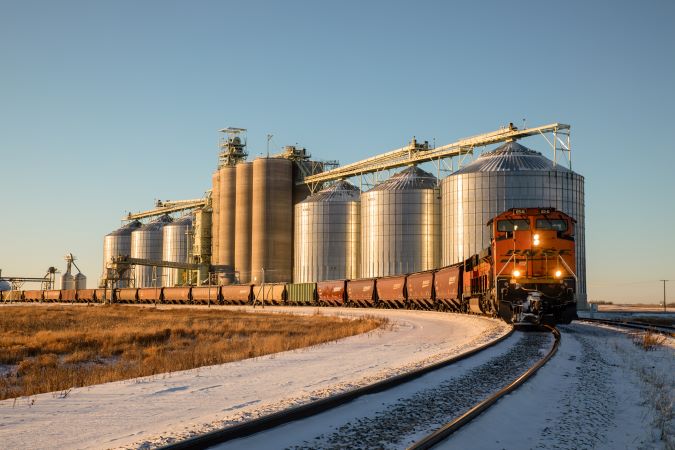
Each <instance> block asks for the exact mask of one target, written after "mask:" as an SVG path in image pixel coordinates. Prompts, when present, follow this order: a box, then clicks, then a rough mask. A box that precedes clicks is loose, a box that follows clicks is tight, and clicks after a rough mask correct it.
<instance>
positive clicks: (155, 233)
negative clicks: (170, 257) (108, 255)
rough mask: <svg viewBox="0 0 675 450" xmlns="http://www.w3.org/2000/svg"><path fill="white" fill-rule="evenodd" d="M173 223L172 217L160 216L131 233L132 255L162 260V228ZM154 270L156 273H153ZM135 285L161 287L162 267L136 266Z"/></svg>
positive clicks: (133, 256)
mask: <svg viewBox="0 0 675 450" xmlns="http://www.w3.org/2000/svg"><path fill="white" fill-rule="evenodd" d="M168 223H171V217H169V216H167V215H163V216H160V217H159V218H157V219H155V220H154V221H152V222H150V223H147V224H145V225H143V226H142V227H140V228H138V229H137V230H134V231H133V232H132V233H131V257H132V258H140V259H149V260H152V261H161V260H162V240H163V233H162V230H163V228H164V226H165V225H166V224H168ZM153 271H155V272H154V274H153ZM134 280H135V282H136V286H135V287H139V288H140V287H161V286H162V268H161V267H157V268H154V267H150V266H135V268H134Z"/></svg>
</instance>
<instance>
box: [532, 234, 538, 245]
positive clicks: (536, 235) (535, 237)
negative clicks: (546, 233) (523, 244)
mask: <svg viewBox="0 0 675 450" xmlns="http://www.w3.org/2000/svg"><path fill="white" fill-rule="evenodd" d="M532 238H533V239H534V240H533V241H532V244H534V245H535V246H537V245H539V235H538V234H535V235H534V236H532Z"/></svg>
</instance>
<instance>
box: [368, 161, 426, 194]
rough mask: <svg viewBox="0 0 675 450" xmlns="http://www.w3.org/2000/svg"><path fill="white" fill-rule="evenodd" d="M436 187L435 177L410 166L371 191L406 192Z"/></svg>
mask: <svg viewBox="0 0 675 450" xmlns="http://www.w3.org/2000/svg"><path fill="white" fill-rule="evenodd" d="M436 186H437V180H436V177H435V176H433V175H432V174H430V173H429V172H425V171H424V170H422V169H420V168H419V167H417V166H410V167H408V168H406V169H404V170H402V171H400V172H399V173H397V174H395V175H392V176H391V177H390V178H389V179H387V180H385V181H383V182H382V183H380V184H378V185H377V186H375V187H374V188H372V189H371V190H370V191H368V192H373V191H408V190H415V189H433V188H435V187H436Z"/></svg>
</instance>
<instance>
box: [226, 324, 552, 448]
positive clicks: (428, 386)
mask: <svg viewBox="0 0 675 450" xmlns="http://www.w3.org/2000/svg"><path fill="white" fill-rule="evenodd" d="M552 340H553V339H552V337H551V336H550V334H549V333H522V332H515V333H513V334H512V335H511V336H510V337H508V338H507V339H505V340H503V341H501V342H499V343H498V344H496V345H494V346H492V347H490V348H488V349H485V350H483V351H481V352H479V353H477V354H475V355H473V356H471V357H470V358H467V359H463V360H461V361H458V362H455V363H454V364H451V365H449V366H446V367H443V368H441V369H437V370H434V371H433V372H430V373H427V374H426V375H424V376H422V377H420V378H417V379H415V380H413V381H410V382H407V383H404V384H402V385H400V386H397V387H395V388H392V389H388V390H386V391H383V392H378V393H375V394H369V395H365V396H362V397H359V398H358V399H355V400H354V401H351V402H349V403H347V404H345V405H342V406H340V407H338V408H334V409H331V410H329V411H325V412H323V413H321V414H317V415H314V416H312V417H310V418H307V419H304V420H300V421H295V422H291V423H288V424H285V425H283V426H279V427H276V428H273V429H271V430H268V431H265V432H262V433H257V434H255V435H252V436H248V437H245V438H241V439H236V440H233V441H230V442H226V443H223V444H220V445H217V446H214V447H213V449H214V450H215V449H217V450H226V449H227V450H249V449H289V450H309V449H319V448H320V449H399V448H400V449H402V448H407V447H408V446H409V445H410V444H412V443H414V442H415V441H416V440H419V439H421V438H422V437H423V436H425V435H427V434H429V433H431V432H433V431H434V430H435V429H437V428H439V427H441V426H442V425H443V424H444V423H446V422H447V421H448V420H450V419H452V418H453V417H456V416H458V415H460V414H461V413H463V412H464V411H466V410H467V409H469V408H471V407H472V406H473V405H475V404H476V403H477V402H478V401H480V400H483V399H484V398H486V397H487V396H488V395H489V394H490V393H492V392H496V391H498V390H499V389H501V388H502V387H503V386H504V385H505V384H507V383H508V382H509V380H512V379H515V378H516V377H517V376H518V375H520V374H521V373H522V372H523V371H525V370H526V368H527V367H529V366H530V365H531V364H532V363H533V361H536V360H538V359H539V358H541V356H542V354H541V351H542V350H543V351H544V353H545V352H546V351H548V349H549V348H550V346H551V344H552ZM542 346H543V347H542Z"/></svg>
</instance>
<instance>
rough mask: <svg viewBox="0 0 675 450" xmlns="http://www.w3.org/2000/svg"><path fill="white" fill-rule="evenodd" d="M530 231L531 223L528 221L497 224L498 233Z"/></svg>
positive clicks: (508, 221) (504, 221) (509, 221)
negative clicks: (516, 230)
mask: <svg viewBox="0 0 675 450" xmlns="http://www.w3.org/2000/svg"><path fill="white" fill-rule="evenodd" d="M516 227H518V230H529V229H530V221H529V220H526V219H514V220H500V221H498V222H497V231H513V230H515V229H516Z"/></svg>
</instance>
